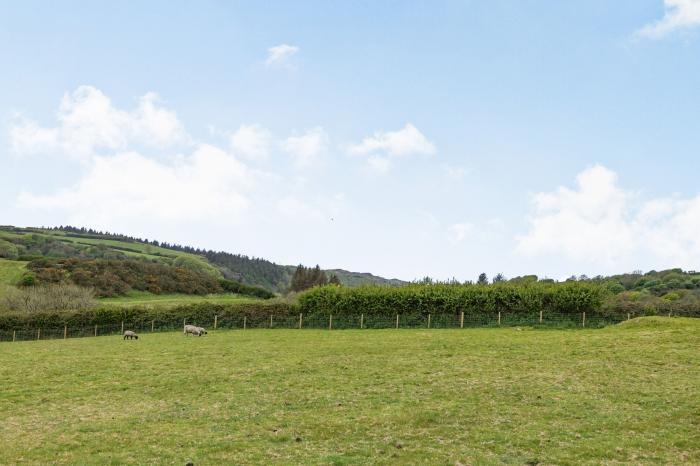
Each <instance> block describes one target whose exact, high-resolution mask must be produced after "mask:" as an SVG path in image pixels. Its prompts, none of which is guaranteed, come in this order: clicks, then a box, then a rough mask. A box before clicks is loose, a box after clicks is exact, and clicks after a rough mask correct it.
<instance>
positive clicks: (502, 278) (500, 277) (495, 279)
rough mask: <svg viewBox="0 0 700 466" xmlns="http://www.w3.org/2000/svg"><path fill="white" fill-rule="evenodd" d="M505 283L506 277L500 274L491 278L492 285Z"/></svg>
mask: <svg viewBox="0 0 700 466" xmlns="http://www.w3.org/2000/svg"><path fill="white" fill-rule="evenodd" d="M504 281H506V277H505V276H504V275H503V274H502V273H500V272H499V273H497V274H496V276H495V277H493V283H500V282H504Z"/></svg>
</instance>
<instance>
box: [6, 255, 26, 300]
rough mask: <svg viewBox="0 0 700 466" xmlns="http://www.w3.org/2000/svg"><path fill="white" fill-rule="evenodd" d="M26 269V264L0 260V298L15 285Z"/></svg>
mask: <svg viewBox="0 0 700 466" xmlns="http://www.w3.org/2000/svg"><path fill="white" fill-rule="evenodd" d="M26 267H27V263H26V262H22V261H11V260H7V259H0V298H2V297H3V296H4V295H5V293H6V292H7V290H8V289H9V288H10V287H12V286H14V285H16V284H17V282H18V281H19V279H20V277H21V276H22V274H23V273H24V271H25V270H26Z"/></svg>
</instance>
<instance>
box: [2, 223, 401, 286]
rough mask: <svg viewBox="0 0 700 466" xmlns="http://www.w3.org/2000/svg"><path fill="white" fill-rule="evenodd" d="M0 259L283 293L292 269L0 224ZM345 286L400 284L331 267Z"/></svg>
mask: <svg viewBox="0 0 700 466" xmlns="http://www.w3.org/2000/svg"><path fill="white" fill-rule="evenodd" d="M0 258H6V259H12V260H23V261H29V260H33V259H37V258H79V259H105V260H119V259H140V260H145V261H152V262H157V263H162V264H165V265H174V266H180V267H185V268H188V269H192V270H195V271H197V272H202V273H206V274H209V275H212V276H213V277H216V278H227V279H231V280H236V281H240V282H242V283H244V284H247V285H255V286H261V287H264V288H267V289H269V290H272V291H274V292H278V293H280V292H284V291H285V290H286V289H287V288H288V287H289V284H290V280H291V277H292V274H293V273H294V270H295V268H296V266H292V265H280V264H276V263H274V262H271V261H269V260H266V259H262V258H257V257H249V256H246V255H241V254H233V253H229V252H224V251H212V250H207V249H200V248H194V247H191V246H183V245H179V244H172V243H168V242H160V241H157V240H148V239H141V238H136V237H132V236H128V235H124V234H115V233H109V232H101V231H95V230H92V229H87V228H77V227H72V226H62V227H58V228H17V227H13V226H0ZM327 272H328V273H335V274H336V275H337V276H338V278H339V279H340V281H341V283H342V284H343V285H346V286H359V285H364V284H379V285H389V286H400V285H403V284H405V283H406V282H403V281H401V280H397V279H386V278H383V277H378V276H376V275H372V274H370V273H358V272H349V271H346V270H342V269H331V270H328V271H327Z"/></svg>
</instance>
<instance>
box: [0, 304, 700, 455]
mask: <svg viewBox="0 0 700 466" xmlns="http://www.w3.org/2000/svg"><path fill="white" fill-rule="evenodd" d="M698 348H700V320H696V319H684V318H659V317H654V318H641V319H634V320H632V321H629V322H626V323H624V324H620V325H616V326H613V327H608V328H605V329H598V330H592V329H585V330H580V329H579V330H551V329H550V330H546V329H545V330H533V329H528V328H523V329H521V330H518V329H516V328H488V329H463V330H460V329H451V330H426V329H423V330H418V329H413V330H408V329H406V330H393V329H390V330H342V331H328V330H246V331H242V330H227V331H218V332H217V331H214V332H210V333H209V335H207V336H205V337H201V338H196V337H189V338H187V337H184V336H183V335H182V334H180V333H158V334H144V335H142V337H141V338H140V339H139V340H137V341H123V340H122V339H121V337H117V336H110V337H97V338H82V339H68V340H52V341H39V342H16V343H0V378H1V380H2V384H3V389H2V390H1V391H0V451H1V452H2V460H0V461H2V462H3V463H5V464H80V465H90V464H175V465H184V464H185V462H186V460H188V459H190V460H192V461H193V462H194V464H195V465H218V464H251V463H253V464H445V465H456V464H464V465H466V464H474V465H477V464H520V465H522V464H571V465H573V464H619V463H626V464H630V463H632V464H651V463H662V464H698V463H700V404H699V403H698V400H700V364H698Z"/></svg>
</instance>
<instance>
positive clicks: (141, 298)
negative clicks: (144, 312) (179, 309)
mask: <svg viewBox="0 0 700 466" xmlns="http://www.w3.org/2000/svg"><path fill="white" fill-rule="evenodd" d="M99 301H100V303H103V304H113V305H119V306H133V305H142V304H154V305H158V306H174V305H177V304H189V303H201V302H206V303H231V302H236V303H242V302H251V301H260V299H257V298H253V297H250V296H242V295H239V294H232V293H226V294H210V295H206V296H199V295H186V294H162V295H155V294H152V293H148V292H145V291H132V292H130V293H129V294H128V295H127V296H120V297H117V298H103V299H100V300H99Z"/></svg>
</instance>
